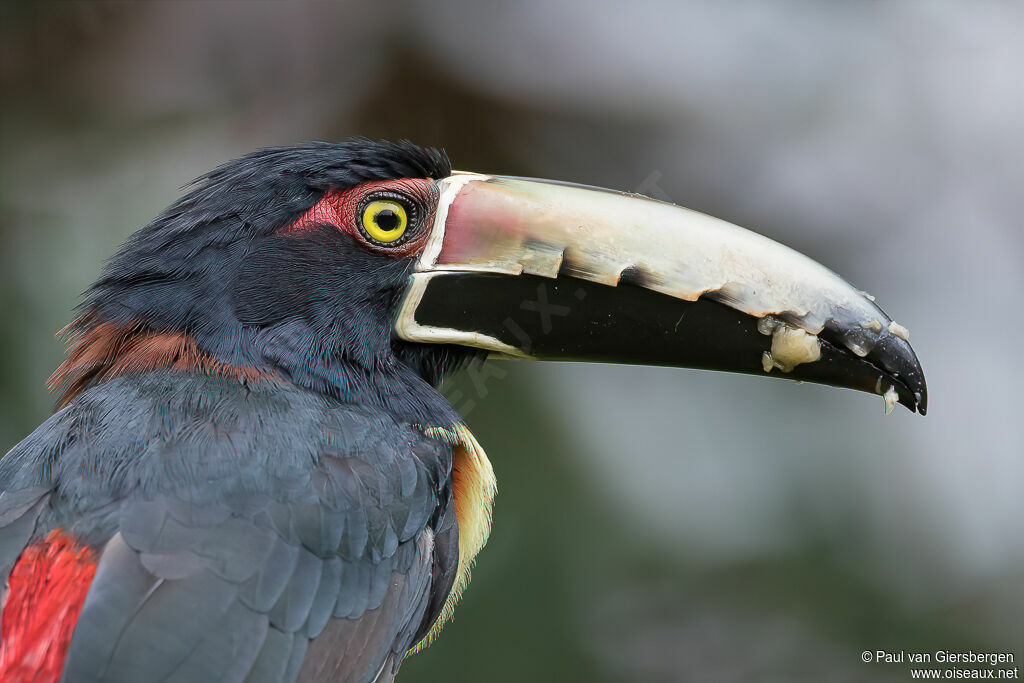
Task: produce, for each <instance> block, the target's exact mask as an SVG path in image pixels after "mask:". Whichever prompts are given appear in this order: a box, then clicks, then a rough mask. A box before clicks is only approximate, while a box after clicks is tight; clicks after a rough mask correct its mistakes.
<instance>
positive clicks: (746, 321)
mask: <svg viewBox="0 0 1024 683" xmlns="http://www.w3.org/2000/svg"><path fill="white" fill-rule="evenodd" d="M81 313H82V314H81V316H80V317H79V318H78V319H77V320H76V321H75V322H74V323H72V325H71V326H70V328H69V332H70V333H71V334H72V335H73V338H74V344H73V346H72V349H71V352H70V354H69V357H68V360H67V361H66V362H65V364H64V365H63V366H62V367H61V368H60V369H59V370H58V372H57V373H55V375H54V378H53V380H52V381H53V383H54V384H55V385H62V386H63V387H64V392H65V393H64V400H70V398H72V397H73V396H74V395H75V394H77V393H78V392H80V391H81V390H83V389H85V388H87V387H88V386H90V385H92V384H94V383H97V382H100V381H103V380H104V379H106V378H109V377H111V376H114V375H117V374H124V373H126V372H131V371H138V370H145V369H154V368H159V367H171V368H179V369H186V368H198V369H200V370H205V371H207V372H213V373H220V374H225V375H231V376H235V377H238V378H240V379H241V380H243V381H250V380H254V379H257V378H260V377H264V376H268V377H269V376H273V377H277V378H279V379H282V380H286V381H290V382H293V383H295V384H297V385H299V386H302V387H304V388H307V389H309V390H311V391H315V392H319V393H322V394H325V395H329V396H333V397H335V398H338V399H340V400H344V401H353V402H359V403H363V404H367V405H371V406H376V407H379V408H381V409H385V410H387V411H389V412H391V413H392V414H394V415H396V416H397V417H400V418H405V419H410V420H414V421H417V422H420V423H423V424H428V423H429V424H447V423H453V422H455V421H457V420H458V417H457V415H455V413H454V410H453V409H452V408H451V407H450V406H449V405H448V403H447V402H446V401H445V400H444V399H443V397H441V395H440V394H439V393H438V392H437V391H436V390H435V388H434V387H435V385H436V384H437V383H438V382H439V381H440V379H441V378H442V377H444V376H445V375H447V374H448V373H450V372H452V371H454V370H455V369H457V368H459V367H461V366H462V365H463V364H465V363H467V362H469V361H472V360H474V359H480V358H483V357H486V356H488V355H502V356H512V357H521V358H540V359H544V358H547V359H560V360H596V361H611V362H626V363H644V364H659V365H673V366H685V367H697V368H706V369H717V370H727V371H737V372H746V373H751V374H767V375H769V376H772V377H785V378H790V379H797V380H806V381H811V382H820V383H826V384H833V385H837V386H846V387H851V388H855V389H860V390H864V391H868V392H874V393H878V394H882V395H885V396H886V397H887V404H888V405H891V404H892V403H893V402H894V401H896V400H898V401H899V402H901V403H903V404H904V405H906V406H907V407H909V408H910V409H911V410H918V411H920V412H921V413H924V412H925V409H926V405H927V391H926V388H925V382H924V375H923V373H922V371H921V367H920V364H919V363H918V361H917V358H916V356H915V355H914V352H913V350H912V349H911V347H910V345H909V343H908V342H907V340H906V334H905V330H904V328H902V327H901V326H899V325H897V324H896V323H894V322H893V321H892V320H891V319H890V318H889V317H888V316H887V315H886V314H885V313H883V312H882V311H881V309H879V308H878V307H877V306H876V305H875V304H874V302H873V301H872V300H871V299H870V298H869V297H868V296H867V295H865V294H863V293H861V292H859V291H857V290H856V289H855V288H853V287H851V286H850V285H848V284H847V283H845V282H844V281H843V280H842V279H840V278H839V277H838V276H837V275H835V274H834V273H832V272H831V271H829V270H828V269H826V268H824V267H823V266H820V265H819V264H817V263H815V262H814V261H812V260H810V259H808V258H806V257H804V256H802V255H800V254H798V253H797V252H794V251H792V250H790V249H787V248H786V247H783V246H782V245H780V244H778V243H776V242H773V241H771V240H770V239H768V238H766V237H762V236H761V235H758V234H756V233H753V232H748V231H746V230H743V229H741V228H738V227H736V226H733V225H731V224H728V223H725V222H723V221H719V220H717V219H714V218H711V217H709V216H705V215H703V214H699V213H696V212H692V211H688V210H686V209H682V208H679V207H676V206H674V205H671V204H666V203H663V202H658V201H654V200H652V199H648V198H646V197H642V196H638V195H630V194H622V193H617V192H612V191H608V190H602V189H597V188H590V187H584V186H579V185H571V184H564V183H557V182H549V181H539V180H532V179H523V178H511V177H503V176H490V175H479V174H472V173H459V172H452V170H451V167H450V164H449V162H448V159H447V157H446V156H445V155H444V154H443V153H442V152H438V151H436V150H431V149H424V148H420V147H417V146H415V145H412V144H410V143H400V144H393V143H385V142H373V141H369V140H362V139H360V140H353V141H349V142H345V143H340V144H331V143H309V144H305V145H301V146H296V147H287V148H276V149H267V150H263V151H260V152H256V153H254V154H250V155H248V156H245V157H242V158H240V159H237V160H235V161H232V162H229V163H227V164H225V165H223V166H221V167H220V168H218V169H216V170H214V171H213V172H211V173H210V174H208V175H206V176H204V177H203V178H200V179H199V180H198V181H196V183H195V185H194V186H193V187H192V188H191V190H190V191H189V192H188V193H187V194H186V195H185V196H184V197H183V198H182V199H180V200H179V201H178V202H176V203H175V204H173V205H172V206H170V207H169V208H168V209H167V210H165V211H164V212H163V213H162V214H161V215H160V216H158V217H157V218H156V219H155V220H154V221H153V222H152V223H150V224H149V225H147V226H146V227H144V228H142V229H141V230H140V231H138V232H137V233H135V234H134V235H133V236H132V237H131V238H129V240H128V241H127V242H126V243H125V245H124V246H123V247H122V248H121V249H120V251H119V252H118V253H117V254H116V255H115V256H114V257H113V258H112V259H111V261H110V262H109V263H108V265H107V266H106V268H105V269H104V271H103V274H102V276H101V277H100V279H99V280H98V281H97V282H96V283H95V284H94V285H93V286H92V288H91V289H90V290H89V292H88V293H87V296H86V299H85V302H84V304H83V306H82V311H81Z"/></svg>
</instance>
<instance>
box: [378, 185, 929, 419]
mask: <svg viewBox="0 0 1024 683" xmlns="http://www.w3.org/2000/svg"><path fill="white" fill-rule="evenodd" d="M437 184H438V186H439V188H438V189H439V190H440V198H439V203H438V207H437V211H436V212H435V218H434V224H433V226H432V227H431V231H432V232H431V234H430V236H429V238H428V242H427V245H426V247H425V248H424V251H423V252H422V254H421V256H420V259H419V261H418V262H417V264H416V267H415V268H414V272H413V274H412V275H411V280H410V283H409V286H408V288H407V290H406V292H405V295H404V298H403V301H402V303H401V307H400V311H399V315H398V319H397V321H396V323H395V329H396V332H397V334H398V336H399V337H401V338H402V339H405V340H407V341H411V342H421V343H440V344H461V345H464V346H471V347H475V348H479V349H486V350H488V351H491V352H493V353H497V354H502V355H506V356H516V357H526V358H536V359H551V360H587V361H607V362H617V363H638V364H648V365H670V366H679V367H691V368H703V369H711V370H726V371H732V372H743V373H749V374H758V375H768V376H770V377H783V378H787V379H793V380H801V381H807V382H817V383H821V384H830V385H833V386H841V387H849V388H853V389H859V390H861V391H866V392H870V393H876V394H880V395H882V396H884V397H885V399H886V401H885V402H886V409H887V411H888V410H891V409H892V407H893V405H895V402H896V401H897V400H898V401H899V402H900V403H902V404H903V405H905V406H907V407H908V408H909V409H910V410H911V411H915V410H916V411H918V412H920V413H921V414H922V415H923V414H924V413H925V411H926V409H927V389H926V386H925V379H924V373H923V371H922V370H921V365H920V363H919V362H918V360H917V356H916V355H915V354H914V350H913V349H912V348H911V346H910V344H909V343H908V342H907V331H906V328H904V327H903V326H901V325H898V324H897V323H895V322H893V321H892V320H891V319H890V318H889V317H888V316H887V315H886V314H885V313H884V312H882V310H881V309H880V308H879V307H878V306H876V305H875V304H874V301H873V299H872V298H871V297H870V296H869V295H867V294H865V293H863V292H859V291H858V290H856V289H855V288H853V287H852V286H850V285H849V284H847V283H846V282H845V281H843V280H842V279H841V278H840V277H839V276H838V275H836V274H835V273H833V272H832V271H830V270H828V269H827V268H825V267H824V266H822V265H820V264H818V263H817V262H815V261H813V260H811V259H809V258H807V257H806V256H803V255H802V254H800V253H798V252H796V251H793V250H792V249H789V248H788V247H785V246H783V245H781V244H779V243H777V242H774V241H772V240H770V239H768V238H767V237H764V236H762V235H759V234H757V233H754V232H750V231H748V230H744V229H742V228H739V227H737V226H735V225H732V224H730V223H726V222H725V221H721V220H718V219H716V218H712V217H710V216H706V215H704V214H701V213H697V212H695V211H690V210H688V209H684V208H681V207H678V206H675V205H672V204H667V203H664V202H659V201H655V200H652V199H648V198H646V197H643V196H639V195H635V194H623V193H619V192H613V191H610V190H603V189H598V188H592V187H585V186H580V185H571V184H567V183H558V182H550V181H541V180H532V179H524V178H512V177H503V176H488V175H478V174H473V173H456V174H453V175H452V176H450V177H448V178H445V179H442V180H439V181H437Z"/></svg>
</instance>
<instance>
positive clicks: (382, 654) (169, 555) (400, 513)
mask: <svg viewBox="0 0 1024 683" xmlns="http://www.w3.org/2000/svg"><path fill="white" fill-rule="evenodd" d="M55 444H56V445H55ZM451 457H452V455H451V451H450V449H449V448H448V447H447V446H445V445H443V444H440V443H437V442H433V441H430V440H428V439H426V438H425V437H424V436H423V435H422V434H421V433H420V432H419V431H417V430H416V429H414V428H413V427H411V426H409V425H403V424H399V423H396V422H395V421H393V420H390V419H389V418H386V417H382V416H380V415H376V414H371V413H369V412H368V411H365V410H363V409H361V408H358V407H353V406H341V405H339V404H336V403H333V404H332V403H329V402H327V401H326V400H325V399H321V398H318V397H315V396H313V395H310V394H307V393H304V392H301V391H299V390H297V389H294V388H290V387H287V386H284V385H278V384H269V383H268V384H263V385H257V386H254V387H249V388H245V387H242V386H241V385H239V384H237V383H235V382H232V381H230V380H221V379H217V378H210V377H198V376H189V375H184V374H178V373H170V372H164V373H152V374H150V375H145V376H141V377H136V378H122V379H116V380H112V381H110V382H107V383H106V384H103V385H100V386H97V387H94V388H92V389H90V390H88V391H86V392H84V393H83V394H82V395H81V396H80V397H79V398H78V399H76V400H75V401H74V402H72V403H71V404H70V405H69V406H68V407H67V408H65V409H63V410H62V411H60V412H59V413H57V414H56V415H54V417H53V418H51V419H50V420H49V421H47V422H46V423H44V425H42V426H41V427H40V428H39V429H38V430H37V431H36V432H34V433H33V434H32V435H30V436H29V437H28V438H27V439H26V440H25V441H23V442H22V443H21V444H19V445H18V446H16V447H15V448H14V449H13V450H12V451H11V453H10V454H8V455H7V456H6V457H5V458H4V459H3V460H2V461H0V490H4V493H2V494H0V571H4V568H5V566H7V567H8V568H9V566H8V565H10V564H12V563H13V561H14V559H16V557H17V555H18V554H19V553H20V551H21V549H22V548H23V547H24V546H25V544H26V542H28V541H29V539H30V537H39V536H40V535H42V534H44V533H45V532H46V531H48V530H49V529H50V528H54V527H56V526H65V527H68V528H72V529H74V530H75V533H77V534H79V535H80V537H82V538H87V539H90V542H91V543H92V544H93V545H94V547H96V549H97V550H98V551H101V554H100V560H99V565H98V568H97V573H96V577H95V579H94V581H93V584H92V587H91V589H90V592H89V595H88V596H87V598H86V601H85V604H84V606H83V609H82V613H81V615H80V618H79V622H78V626H77V628H76V631H75V636H74V638H73V640H72V644H71V647H70V650H69V653H68V657H67V660H66V666H65V672H64V679H65V680H67V681H76V682H77V681H140V680H146V681H154V682H155V681H168V682H170V681H224V682H228V681H236V682H239V683H242V682H248V683H277V682H279V681H292V680H295V679H296V677H297V676H298V677H299V678H300V679H301V680H317V679H315V678H309V676H312V675H315V674H316V673H317V672H320V673H323V672H331V674H332V675H335V676H336V677H337V680H345V681H371V680H374V679H375V678H377V677H378V675H379V676H380V680H390V677H391V676H392V675H393V673H394V671H395V669H396V668H397V665H398V663H400V662H401V659H402V657H403V656H404V654H405V652H406V651H407V650H408V648H409V647H411V646H412V644H413V642H414V639H415V638H418V637H420V636H422V634H423V633H424V632H425V630H426V627H427V626H429V623H431V622H432V621H433V620H434V619H435V618H436V616H437V614H438V613H439V611H440V607H441V605H443V602H444V598H445V596H446V595H447V592H448V591H449V590H450V585H451V582H450V578H451V576H453V575H454V571H455V566H456V564H457V561H458V557H457V551H456V552H455V553H454V554H453V553H452V548H454V547H455V546H456V545H457V530H456V529H455V527H454V523H453V520H454V506H453V505H451V491H450V484H449V474H450V471H451ZM37 517H38V521H37ZM435 527H436V528H435ZM439 590H441V591H443V592H444V595H438V591H439ZM311 639H313V640H311ZM328 680H333V679H330V678H329V679H328Z"/></svg>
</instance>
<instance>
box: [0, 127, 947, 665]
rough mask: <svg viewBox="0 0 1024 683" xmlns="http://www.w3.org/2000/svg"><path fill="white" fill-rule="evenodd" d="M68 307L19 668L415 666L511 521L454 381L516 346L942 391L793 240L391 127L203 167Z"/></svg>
mask: <svg viewBox="0 0 1024 683" xmlns="http://www.w3.org/2000/svg"><path fill="white" fill-rule="evenodd" d="M541 301H543V307H541V306H539V304H538V302H541ZM552 311H554V312H556V313H557V315H553V314H552ZM67 333H68V334H69V335H70V348H69V352H68V356H67V359H66V361H65V362H64V363H63V365H61V367H60V368H59V369H58V370H57V371H56V372H55V373H54V376H53V377H52V378H51V382H52V385H53V388H54V389H57V390H59V391H60V399H59V404H58V410H57V411H56V412H55V413H54V415H53V416H52V417H50V418H49V419H48V420H47V421H46V422H44V423H43V424H42V425H40V426H39V427H38V428H37V429H36V430H35V431H34V432H32V434H30V435H29V436H28V437H27V438H25V439H24V440H23V441H22V442H20V443H19V444H17V445H16V446H14V448H13V449H12V450H11V451H10V452H9V453H7V455H6V456H5V457H4V458H3V459H2V461H0V580H2V581H3V582H4V586H5V590H4V599H3V607H2V609H3V612H2V618H0V629H2V631H0V636H2V643H0V679H2V680H4V681H39V682H50V681H58V680H63V681H69V682H71V683H78V682H93V681H131V682H139V681H148V682H155V681H167V682H170V681H189V682H195V681H249V682H252V683H257V682H263V683H270V682H275V683H277V682H280V681H295V680H299V681H389V680H391V679H392V678H393V676H394V674H395V672H396V670H397V668H398V666H399V664H400V663H401V661H402V659H403V658H404V657H405V656H406V655H407V654H408V653H409V652H411V651H413V650H415V649H416V648H417V647H419V646H422V645H423V644H424V643H426V642H428V641H429V639H430V638H432V637H433V635H434V634H436V632H437V631H438V629H439V628H440V626H441V624H442V623H443V622H444V621H445V619H447V618H448V616H449V615H450V614H451V612H452V609H453V606H454V604H455V602H456V600H457V599H458V597H459V595H460V593H461V592H462V590H463V589H464V588H465V587H466V584H467V581H468V578H469V570H470V567H471V565H472V563H473V560H474V557H475V556H476V554H477V552H478V551H479V550H480V549H481V547H482V546H483V545H484V542H485V541H486V539H487V535H488V532H489V529H490V522H491V502H492V499H493V497H494V493H495V481H494V475H493V472H492V469H491V465H490V463H489V462H488V460H487V458H486V456H485V455H484V451H483V450H482V449H481V447H480V445H479V444H478V443H477V441H476V440H475V439H474V438H473V436H472V434H471V433H470V432H469V430H468V429H467V428H466V426H465V425H464V424H463V422H462V421H461V419H460V417H459V415H458V414H457V413H456V411H455V410H454V409H453V408H452V407H451V406H450V405H449V404H448V403H447V402H446V401H445V399H444V398H443V397H442V395H441V394H440V393H439V392H438V390H437V388H436V387H437V385H438V383H439V382H440V380H441V379H442V378H443V377H445V376H447V375H449V374H451V373H452V372H453V371H455V370H457V369H458V368H460V367H462V366H464V365H466V364H467V363H471V362H479V361H481V360H483V359H484V358H485V357H486V356H488V355H503V356H513V357H521V358H553V359H575V360H599V361H614V362H625V363H647V364H659V365H670V366H685V367H695V368H707V369H718V370H730V371H737V372H746V373H752V374H767V375H769V376H771V377H785V378H790V379H796V380H805V381H810V382H820V383H826V384H832V385H836V386H845V387H852V388H855V389H860V390H863V391H868V392H874V393H877V394H880V395H883V396H884V397H885V400H886V404H887V407H888V408H890V409H891V407H892V405H893V404H894V403H895V402H896V401H898V402H900V403H902V404H904V405H905V406H907V407H908V408H910V410H912V411H914V410H916V411H919V412H921V413H924V412H925V408H926V401H927V393H926V389H925V381H924V376H923V374H922V371H921V367H920V365H919V364H918V361H917V358H916V357H915V355H914V352H913V351H912V349H911V347H910V345H909V344H908V343H907V339H906V336H907V335H906V332H905V329H904V328H903V327H902V326H900V325H898V324H896V323H894V322H893V321H892V320H890V318H889V317H888V316H886V315H885V313H883V312H882V311H881V310H880V309H879V308H878V307H877V306H876V305H875V304H874V303H873V301H872V300H871V299H870V298H869V297H868V296H867V295H865V294H863V293H861V292H858V291H857V290H855V289H854V288H852V287H851V286H849V285H848V284H846V283H845V282H844V281H843V280H841V279H840V278H839V277H838V276H836V275H835V274H833V273H832V272H831V271H829V270H827V269H825V268H824V267H822V266H820V265H818V264H817V263H815V262H813V261H811V260H810V259H808V258H806V257H804V256H801V255H800V254H798V253H796V252H794V251H791V250H789V249H787V248H786V247H783V246H781V245H779V244H777V243H775V242H773V241H771V240H769V239H767V238H765V237H762V236H760V235H757V234H755V233H752V232H747V231H745V230H742V229H740V228H738V227H736V226H733V225H731V224H728V223H725V222H723V221H719V220H716V219H714V218H710V217H708V216H705V215H702V214H699V213H695V212H692V211H688V210H686V209H682V208H679V207H676V206H673V205H671V204H666V203H662V202H658V201H654V200H651V199H648V198H646V197H642V196H638V195H630V194H620V193H617V192H611V191H608V190H601V189H596V188H591V187H583V186H579V185H571V184H564V183H556V182H547V181H538V180H530V179H525V178H512V177H502V176H488V175H477V174H472V173H458V172H452V170H451V168H450V166H449V162H448V159H447V157H446V156H445V155H444V154H443V153H442V152H438V151H436V150H432V149H423V148H420V147H416V146H414V145H412V144H410V143H401V144H392V143H385V142H373V141H369V140H365V139H357V140H351V141H348V142H344V143H340V144H330V143H320V142H317V143H310V144H305V145H300V146H296V147H285V148H276V149H267V150H263V151H259V152H256V153H254V154H250V155H248V156H245V157H242V158H240V159H237V160H235V161H231V162H229V163H227V164H225V165H223V166H221V167H220V168H218V169H216V170H214V171H213V172H211V173H209V174H208V175H206V176H204V177H202V178H200V179H199V180H197V181H196V183H195V184H194V186H193V187H192V188H191V189H190V191H188V192H187V194H185V196H184V197H183V198H181V199H180V200H179V201H177V202H176V203H175V204H173V205H172V206H170V207H169V208H168V209H166V210H165V211H164V212H163V213H162V214H160V215H159V216H158V217H157V218H156V219H155V220H153V222H151V223H150V224H149V225H147V226H145V227H144V228H142V229H141V230H139V231H138V232H136V233H135V234H134V235H133V236H132V237H130V238H129V239H128V241H127V242H126V243H125V244H124V245H123V246H122V247H121V249H120V250H119V251H118V252H117V254H116V255H115V256H114V257H113V259H112V260H111V261H110V262H109V263H108V264H107V266H106V267H105V269H104V270H103V273H102V275H101V277H100V278H99V280H98V281H97V282H96V283H95V284H94V285H93V286H92V287H91V289H90V290H89V291H88V292H87V294H86V298H85V300H84V303H83V304H82V306H81V309H80V315H79V317H78V318H77V319H76V320H75V321H74V322H72V323H71V324H70V325H69V326H68V328H67Z"/></svg>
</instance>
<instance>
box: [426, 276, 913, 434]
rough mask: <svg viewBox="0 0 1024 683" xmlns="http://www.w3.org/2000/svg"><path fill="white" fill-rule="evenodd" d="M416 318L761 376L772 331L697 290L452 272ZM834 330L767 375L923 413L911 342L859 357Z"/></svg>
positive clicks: (644, 360)
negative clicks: (814, 351)
mask: <svg viewBox="0 0 1024 683" xmlns="http://www.w3.org/2000/svg"><path fill="white" fill-rule="evenodd" d="M415 317H416V322H417V323H419V324H421V325H428V326H432V327H439V328H451V329H457V330H466V331H472V332H479V333H480V334H484V335H487V336H490V337H493V338H495V339H498V340H499V341H501V342H503V343H505V344H508V345H509V346H511V347H514V348H516V349H519V350H520V351H522V352H523V353H524V354H526V355H529V356H532V357H535V358H540V359H548V360H572V361H600V362H613V363H631V364H641V365H664V366H676V367H687V368H699V369H705V370H719V371H727V372H741V373H747V374H752V375H765V374H766V372H765V369H764V365H763V361H762V357H763V354H764V353H765V352H768V351H769V350H770V349H771V337H770V336H767V335H765V334H762V333H761V332H759V331H758V319H757V318H755V317H752V316H750V315H747V314H745V313H742V312H740V311H737V310H735V309H733V308H730V307H729V306H727V305H725V304H722V303H719V302H717V301H714V300H712V299H711V298H709V297H706V296H705V297H701V298H700V299H698V300H697V301H695V302H688V301H683V300H680V299H676V298H673V297H670V296H667V295H664V294H660V293H658V292H655V291H651V290H649V289H645V288H643V287H640V286H634V285H631V284H628V283H622V284H620V285H619V286H617V287H609V286H607V285H602V284H596V283H593V282H589V281H586V280H581V279H576V278H573V277H565V276H562V277H558V278H555V279H551V278H543V277H537V276H531V275H519V276H505V275H498V274H491V273H471V272H465V273H463V272H451V273H444V274H441V273H439V274H437V276H435V277H433V278H431V280H430V282H429V283H428V284H427V286H426V289H425V291H424V293H423V297H422V300H421V301H420V304H419V306H418V307H417V308H416V312H415ZM838 332H840V331H839V330H830V329H829V328H828V326H826V328H825V330H823V331H822V332H821V334H820V335H819V336H818V339H819V347H820V352H821V355H820V358H819V359H818V360H815V361H812V362H806V363H802V364H799V365H796V366H795V367H794V368H792V370H790V371H789V372H782V371H781V370H778V369H772V370H771V372H770V373H768V376H771V377H781V378H784V379H791V380H797V381H804V382H814V383H817V384H827V385H831V386H837V387H847V388H851V389H857V390H860V391H864V392H868V393H873V394H882V393H884V392H885V391H886V390H888V389H889V388H890V387H892V388H893V389H894V390H895V391H896V393H897V396H898V400H899V402H900V403H902V404H903V405H904V406H906V407H907V408H909V409H910V410H911V411H917V412H920V413H921V414H922V415H923V414H924V413H925V412H926V410H927V400H928V399H927V388H926V385H925V379H924V373H923V372H922V370H921V366H920V364H919V363H918V360H917V357H916V355H915V354H914V351H913V349H911V347H910V345H909V344H908V343H907V342H906V341H904V340H902V339H899V338H897V337H891V336H890V337H887V338H886V339H885V341H884V343H879V344H878V345H877V346H876V347H875V348H874V349H873V350H872V351H871V352H869V353H868V354H867V355H866V356H864V357H861V356H858V355H855V354H854V353H853V352H851V351H850V350H848V349H846V348H845V347H844V346H842V345H841V344H840V343H838V342H836V343H833V342H832V341H830V336H831V337H833V338H834V339H838V336H839V335H838Z"/></svg>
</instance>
